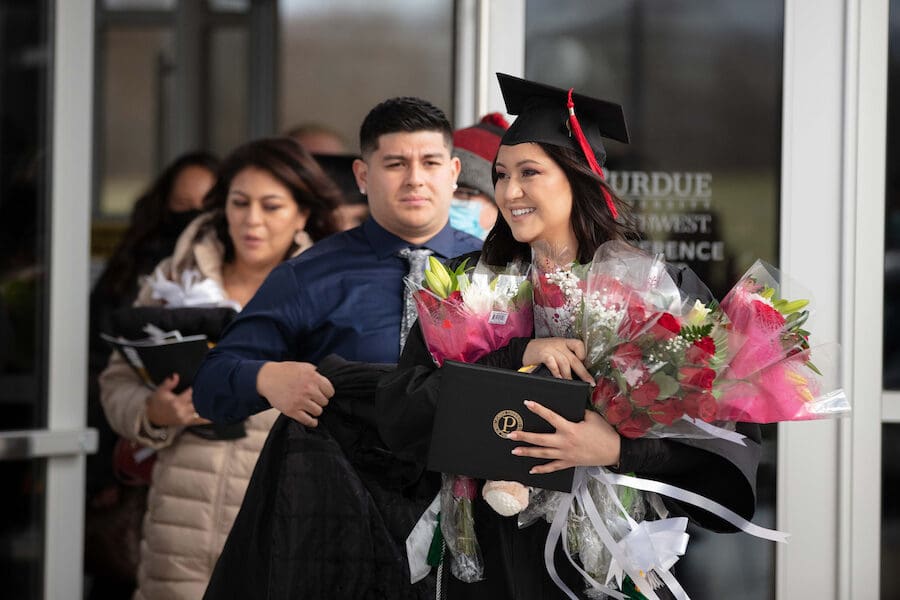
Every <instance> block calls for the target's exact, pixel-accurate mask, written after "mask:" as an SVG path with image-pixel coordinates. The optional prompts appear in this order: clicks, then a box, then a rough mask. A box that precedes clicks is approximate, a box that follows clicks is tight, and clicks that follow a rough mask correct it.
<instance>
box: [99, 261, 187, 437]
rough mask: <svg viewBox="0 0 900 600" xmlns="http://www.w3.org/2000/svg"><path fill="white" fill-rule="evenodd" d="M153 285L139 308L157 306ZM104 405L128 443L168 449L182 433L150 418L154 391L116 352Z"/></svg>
mask: <svg viewBox="0 0 900 600" xmlns="http://www.w3.org/2000/svg"><path fill="white" fill-rule="evenodd" d="M170 263H171V258H166V259H164V260H163V261H162V262H161V263H160V264H159V265H158V266H157V268H160V269H167V268H168V267H169V264H170ZM156 303H157V302H155V301H154V300H153V299H152V297H151V289H150V286H149V285H148V284H146V283H144V284H143V285H142V286H141V288H140V290H139V291H138V297H137V300H136V301H135V306H146V305H151V304H156ZM98 383H99V385H100V404H101V405H102V406H103V413H104V415H106V420H107V421H108V422H109V425H110V427H112V429H113V431H115V432H116V433H118V434H119V435H120V436H122V437H123V438H125V439H127V440H131V441H135V442H138V443H140V444H142V445H144V446H148V447H151V448H156V449H160V448H165V447H166V446H169V445H171V444H172V442H173V441H174V440H175V437H176V436H177V435H178V434H179V433H180V432H181V431H182V428H181V427H156V426H154V425H152V424H151V423H150V421H149V420H148V419H147V399H148V398H149V397H150V394H151V393H152V391H151V390H150V389H149V388H148V387H147V386H146V385H144V382H143V381H141V378H140V377H139V376H138V374H137V373H135V372H134V370H133V369H132V368H131V367H130V366H129V365H128V363H127V362H126V361H125V359H124V358H123V357H122V356H121V355H120V354H119V353H118V352H115V351H114V352H113V353H112V355H111V356H110V358H109V362H108V363H107V366H106V369H104V370H103V372H102V373H100V376H99V378H98Z"/></svg>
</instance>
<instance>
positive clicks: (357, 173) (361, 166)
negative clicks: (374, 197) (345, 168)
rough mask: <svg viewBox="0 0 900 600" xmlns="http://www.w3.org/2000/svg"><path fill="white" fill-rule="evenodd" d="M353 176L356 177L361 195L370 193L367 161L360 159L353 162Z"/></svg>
mask: <svg viewBox="0 0 900 600" xmlns="http://www.w3.org/2000/svg"><path fill="white" fill-rule="evenodd" d="M353 176H354V177H356V186H357V187H358V188H359V193H360V194H363V195H365V194H366V193H367V192H368V191H369V186H368V178H369V165H367V164H366V161H364V160H362V159H359V158H357V159H356V160H354V161H353Z"/></svg>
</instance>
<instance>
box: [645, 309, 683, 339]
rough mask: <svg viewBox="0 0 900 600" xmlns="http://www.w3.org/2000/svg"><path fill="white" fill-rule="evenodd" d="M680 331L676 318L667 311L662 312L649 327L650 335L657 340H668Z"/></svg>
mask: <svg viewBox="0 0 900 600" xmlns="http://www.w3.org/2000/svg"><path fill="white" fill-rule="evenodd" d="M679 331H681V324H680V323H679V322H678V319H676V318H675V317H673V316H672V315H671V314H669V313H663V314H661V315H660V316H659V319H657V320H656V323H654V324H653V327H651V328H650V335H652V336H653V337H654V338H656V339H658V340H670V339H672V338H673V337H675V336H676V335H678V332H679Z"/></svg>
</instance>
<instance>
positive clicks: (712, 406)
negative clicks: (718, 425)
mask: <svg viewBox="0 0 900 600" xmlns="http://www.w3.org/2000/svg"><path fill="white" fill-rule="evenodd" d="M718 410H719V407H718V405H717V404H716V398H715V396H713V395H712V394H710V393H709V392H703V393H702V394H700V399H699V402H698V405H697V412H698V414H699V415H700V418H701V419H702V420H704V421H706V422H707V423H712V422H713V421H715V420H716V413H717V412H718Z"/></svg>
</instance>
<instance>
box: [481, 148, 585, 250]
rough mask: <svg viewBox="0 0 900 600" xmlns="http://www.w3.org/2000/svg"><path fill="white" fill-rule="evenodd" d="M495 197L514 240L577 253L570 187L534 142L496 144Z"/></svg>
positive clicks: (561, 173)
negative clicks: (498, 147) (545, 244)
mask: <svg viewBox="0 0 900 600" xmlns="http://www.w3.org/2000/svg"><path fill="white" fill-rule="evenodd" d="M496 169H497V184H496V186H495V198H496V201H497V206H498V207H499V208H500V214H502V215H503V218H504V219H505V220H506V222H507V223H508V224H509V228H510V230H511V231H512V234H513V237H514V238H515V239H516V241H519V242H523V243H526V244H534V243H535V242H541V241H542V242H546V243H548V244H550V245H551V247H556V248H559V249H562V248H567V249H568V250H569V251H571V252H575V253H577V248H578V240H577V238H576V237H575V230H574V228H573V227H572V186H571V184H569V179H568V178H567V177H566V174H565V172H564V171H563V170H562V168H561V167H560V166H559V165H558V164H557V163H556V162H555V161H554V160H553V159H551V158H550V157H549V156H548V155H547V153H546V152H544V150H543V149H542V148H541V147H540V146H538V145H537V144H535V143H531V142H527V143H524V144H516V145H515V146H500V150H499V151H498V152H497V163H496Z"/></svg>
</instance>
